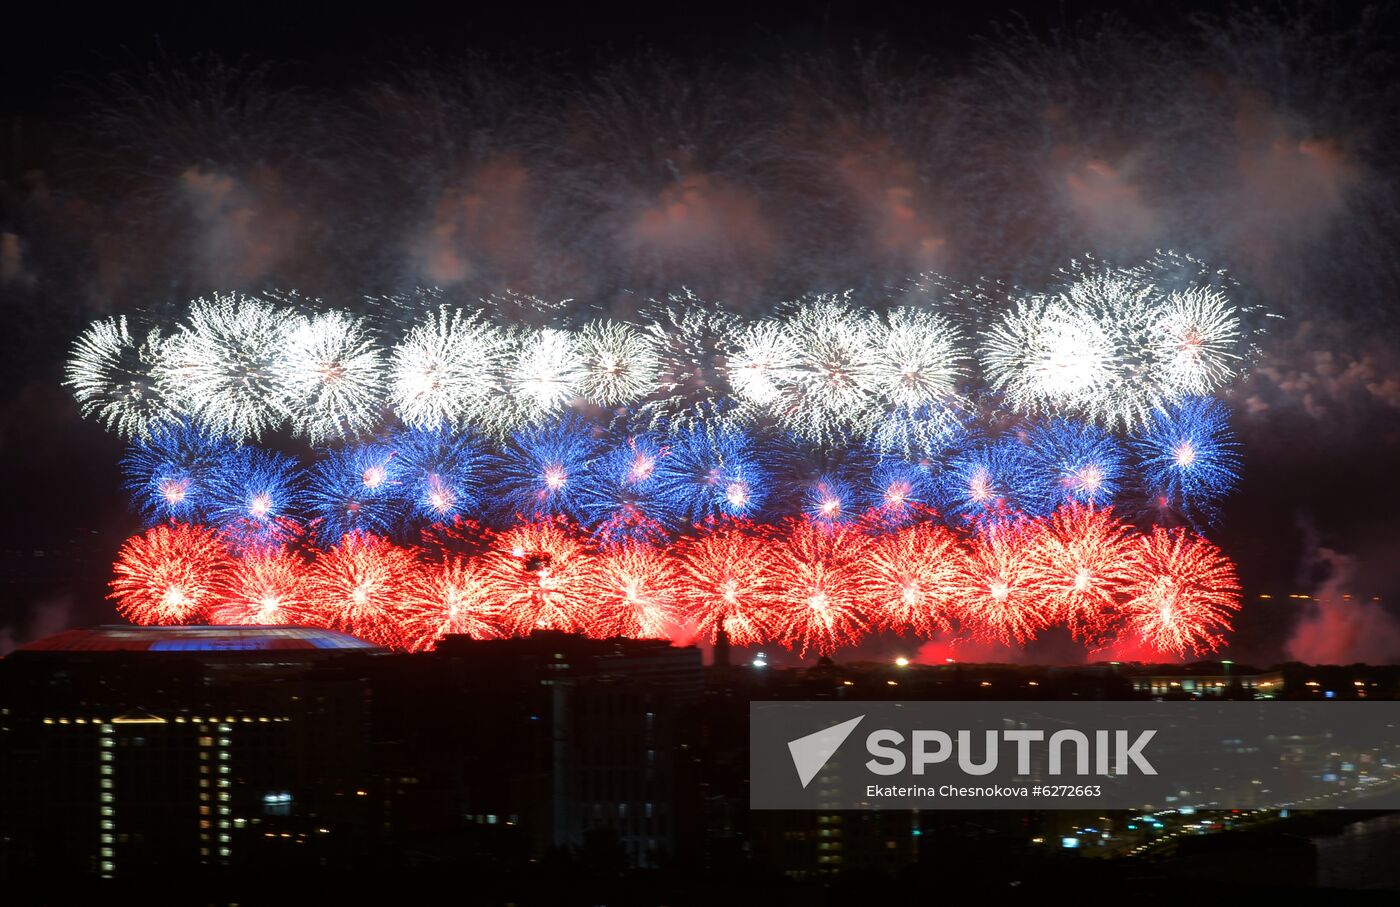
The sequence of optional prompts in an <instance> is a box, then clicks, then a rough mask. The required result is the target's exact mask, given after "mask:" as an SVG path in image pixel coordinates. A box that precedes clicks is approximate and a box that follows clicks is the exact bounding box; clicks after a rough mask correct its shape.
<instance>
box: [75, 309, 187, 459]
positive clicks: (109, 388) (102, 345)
mask: <svg viewBox="0 0 1400 907" xmlns="http://www.w3.org/2000/svg"><path fill="white" fill-rule="evenodd" d="M164 343H165V341H164V339H163V338H162V336H161V333H160V330H159V329H152V330H151V331H149V332H148V333H147V334H146V336H145V337H144V338H136V337H133V336H132V334H131V331H130V329H129V328H128V327H127V321H126V316H125V315H121V316H118V317H115V318H106V319H103V320H101V321H95V322H93V323H92V325H90V326H89V327H88V329H87V330H86V331H84V332H83V333H82V336H80V337H79V338H78V340H77V341H76V342H75V343H74V344H73V350H72V353H71V355H70V356H69V359H68V365H67V369H66V372H65V380H64V382H63V383H64V384H65V385H67V386H68V387H70V388H72V389H73V396H74V397H75V398H77V400H78V405H79V407H80V409H81V410H82V413H83V415H84V416H92V417H93V418H95V419H97V421H99V422H101V423H102V425H103V427H104V428H106V429H107V430H108V431H111V432H115V433H116V434H119V435H122V436H123V437H127V438H144V437H146V436H147V435H148V434H149V433H150V432H151V430H152V429H154V428H156V427H157V426H159V425H161V424H162V423H165V422H168V421H170V420H172V419H173V418H174V414H173V412H172V409H171V406H170V402H169V401H168V400H167V399H166V397H165V395H164V394H163V393H161V391H160V388H159V386H158V385H157V382H156V380H155V378H154V377H153V376H152V374H151V370H152V369H153V368H154V366H155V364H156V362H157V361H158V360H159V359H160V358H161V351H162V348H163V346H164Z"/></svg>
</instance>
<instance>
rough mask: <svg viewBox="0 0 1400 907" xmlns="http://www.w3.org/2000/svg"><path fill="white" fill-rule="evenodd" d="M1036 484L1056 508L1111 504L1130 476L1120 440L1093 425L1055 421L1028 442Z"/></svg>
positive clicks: (1036, 430) (1066, 420)
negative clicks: (1073, 505)
mask: <svg viewBox="0 0 1400 907" xmlns="http://www.w3.org/2000/svg"><path fill="white" fill-rule="evenodd" d="M1027 443H1028V447H1029V456H1030V464H1031V469H1032V471H1033V473H1034V475H1033V480H1034V481H1036V482H1039V483H1041V484H1042V485H1043V486H1044V489H1045V494H1046V495H1047V496H1048V497H1049V498H1050V499H1051V500H1052V501H1053V503H1054V504H1056V505H1058V504H1092V505H1100V506H1101V505H1108V504H1112V503H1113V501H1114V499H1115V497H1116V496H1117V495H1118V492H1119V490H1120V488H1121V486H1122V482H1123V478H1124V476H1125V474H1126V472H1127V456H1126V454H1125V453H1124V451H1123V447H1122V445H1121V444H1119V443H1118V440H1117V439H1116V438H1114V437H1113V435H1111V434H1109V433H1108V432H1107V431H1105V430H1103V429H1102V428H1099V427H1097V426H1094V425H1088V424H1085V423H1083V422H1076V421H1073V420H1070V419H1055V420H1053V421H1051V422H1049V423H1046V424H1044V425H1041V426H1040V427H1038V428H1036V429H1035V430H1034V431H1032V432H1031V434H1030V438H1029V440H1028V442H1027Z"/></svg>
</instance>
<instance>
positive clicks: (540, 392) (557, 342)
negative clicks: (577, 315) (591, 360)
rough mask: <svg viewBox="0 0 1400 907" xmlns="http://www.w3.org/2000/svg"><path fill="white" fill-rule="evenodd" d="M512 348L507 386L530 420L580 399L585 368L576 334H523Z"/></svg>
mask: <svg viewBox="0 0 1400 907" xmlns="http://www.w3.org/2000/svg"><path fill="white" fill-rule="evenodd" d="M512 346H513V347H514V349H513V357H512V358H513V361H512V364H511V368H510V370H509V371H508V372H507V375H506V387H507V390H508V391H509V394H510V397H509V399H510V401H511V402H512V403H513V404H514V406H515V408H516V410H517V411H518V412H519V413H520V414H521V415H522V416H523V417H524V419H525V420H526V421H534V420H537V419H539V418H540V417H542V416H548V415H552V414H555V413H558V412H559V411H561V410H563V409H564V408H565V407H567V406H568V405H569V404H570V403H572V402H573V401H574V400H575V399H577V398H578V396H579V386H580V385H581V384H582V383H583V379H584V375H585V369H584V365H583V360H582V357H581V356H580V355H579V350H578V346H577V344H576V343H575V341H574V338H573V335H571V334H570V333H569V332H567V331H558V330H554V329H552V328H545V329H543V330H528V331H522V332H520V333H519V334H517V336H516V338H515V342H514V343H513V344H512Z"/></svg>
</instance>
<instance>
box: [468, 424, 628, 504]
mask: <svg viewBox="0 0 1400 907" xmlns="http://www.w3.org/2000/svg"><path fill="white" fill-rule="evenodd" d="M600 450H601V445H600V444H599V442H598V440H597V438H596V437H595V436H594V434H593V430H592V427H591V426H589V425H588V424H587V423H584V422H582V421H581V420H578V419H575V418H572V417H570V418H566V419H564V420H561V421H560V422H557V423H554V424H551V425H543V426H539V427H535V428H528V429H525V430H524V431H520V432H517V433H516V434H515V435H513V436H512V437H511V439H510V441H509V442H508V443H507V444H506V446H505V449H504V451H503V452H502V456H501V460H500V465H499V469H498V474H497V479H498V481H497V484H496V486H495V491H496V493H495V495H494V496H493V498H494V500H493V503H494V504H495V505H496V506H495V507H494V508H493V509H494V510H496V512H497V513H498V514H501V515H503V516H505V517H507V518H509V517H512V516H517V515H518V516H523V517H525V518H527V519H536V518H539V517H547V516H555V515H558V514H564V515H567V516H570V517H573V518H574V519H579V518H580V517H581V516H582V514H581V511H580V509H579V504H580V492H581V491H582V487H583V486H584V485H585V484H586V482H585V480H586V477H587V471H588V468H589V466H590V465H591V464H592V462H593V460H594V459H596V458H597V456H598V454H599V452H600Z"/></svg>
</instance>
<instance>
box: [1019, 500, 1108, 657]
mask: <svg viewBox="0 0 1400 907" xmlns="http://www.w3.org/2000/svg"><path fill="white" fill-rule="evenodd" d="M1131 541H1132V536H1131V535H1130V534H1129V531H1128V527H1127V526H1125V525H1124V524H1123V523H1121V522H1119V521H1118V520H1117V519H1115V518H1114V517H1113V514H1112V512H1111V511H1109V510H1106V509H1094V508H1092V507H1082V506H1074V505H1071V506H1068V507H1061V508H1060V509H1059V510H1057V511H1055V513H1054V514H1053V515H1051V517H1050V519H1049V520H1048V521H1047V522H1046V523H1045V525H1044V526H1043V527H1042V528H1041V530H1040V531H1039V532H1038V533H1037V537H1036V539H1035V544H1034V545H1033V546H1032V547H1031V548H1030V561H1031V570H1032V572H1033V574H1034V575H1035V576H1036V577H1037V579H1036V583H1037V586H1038V590H1039V593H1040V594H1041V595H1042V596H1043V598H1044V601H1045V602H1046V604H1047V606H1048V607H1049V608H1051V609H1052V612H1053V617H1052V619H1053V620H1055V621H1057V622H1060V623H1063V624H1064V625H1065V626H1066V627H1068V628H1069V630H1070V633H1071V634H1072V635H1073V636H1074V638H1075V639H1080V640H1084V641H1086V642H1090V643H1101V642H1103V640H1104V638H1105V636H1106V634H1107V632H1108V628H1109V624H1110V622H1111V621H1112V620H1113V619H1114V618H1115V616H1116V614H1117V607H1118V605H1117V603H1118V598H1119V593H1120V590H1121V589H1122V587H1123V584H1124V582H1126V580H1127V578H1128V576H1129V567H1128V564H1129V549H1130V543H1131Z"/></svg>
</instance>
